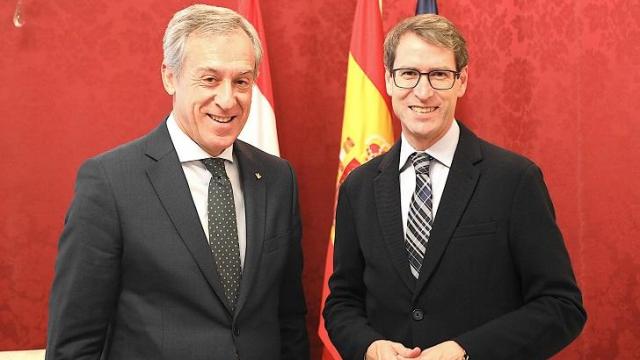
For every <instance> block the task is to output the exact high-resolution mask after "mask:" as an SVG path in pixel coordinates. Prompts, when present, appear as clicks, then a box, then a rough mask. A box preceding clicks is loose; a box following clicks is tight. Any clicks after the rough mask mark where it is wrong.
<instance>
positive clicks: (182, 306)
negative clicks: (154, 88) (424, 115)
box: [46, 5, 309, 360]
mask: <svg viewBox="0 0 640 360" xmlns="http://www.w3.org/2000/svg"><path fill="white" fill-rule="evenodd" d="M260 59H261V47H260V42H259V39H258V36H257V34H256V32H255V30H254V29H253V27H252V26H251V25H250V24H249V23H248V22H247V21H246V20H245V19H244V18H242V17H241V16H240V15H238V14H236V13H235V12H233V11H231V10H228V9H225V8H220V7H214V6H206V5H194V6H190V7H188V8H186V9H184V10H181V11H179V12H178V13H176V14H175V15H174V17H173V19H172V20H171V22H170V23H169V25H168V27H167V30H166V32H165V36H164V61H163V64H162V79H163V82H164V87H165V89H166V91H167V92H168V93H169V94H170V95H171V96H172V97H173V111H172V112H171V114H170V115H169V116H168V118H167V119H166V121H163V122H162V124H160V126H159V127H158V128H156V129H155V130H153V131H152V132H151V133H150V134H148V135H146V136H144V137H143V138H141V139H139V140H136V141H134V142H131V143H129V144H126V145H123V146H120V147H118V148H116V149H114V150H111V151H109V152H107V153H105V154H102V155H99V156H97V157H95V158H93V159H90V160H88V161H87V162H86V163H84V164H83V165H82V167H81V168H80V170H79V173H78V179H77V185H76V191H75V197H74V200H73V202H72V205H71V208H70V210H69V212H68V214H67V218H66V222H65V227H64V231H63V233H62V236H61V238H60V244H59V254H58V259H57V263H56V273H55V279H54V282H53V288H52V291H51V299H50V308H49V330H48V344H47V356H46V358H47V359H49V360H53V359H74V360H78V359H97V358H102V359H221V360H227V359H234V358H236V359H237V358H240V359H243V360H244V359H296V360H297V359H307V358H308V357H309V355H308V341H307V334H306V327H305V314H306V308H305V302H304V295H303V291H302V284H301V270H302V254H301V246H300V236H301V228H300V219H299V214H298V199H297V197H298V194H297V184H296V179H295V176H294V173H293V171H292V169H291V166H290V165H289V163H288V162H287V161H285V160H282V159H280V158H277V157H275V156H272V155H268V154H266V153H264V152H262V151H260V150H258V149H256V148H254V147H253V146H251V145H248V144H246V143H243V142H242V141H239V140H237V136H238V134H239V133H240V131H241V130H242V128H243V126H244V124H245V122H246V120H247V116H248V112H249V108H250V105H251V95H252V86H253V84H254V81H255V78H256V76H257V69H258V66H259V64H260Z"/></svg>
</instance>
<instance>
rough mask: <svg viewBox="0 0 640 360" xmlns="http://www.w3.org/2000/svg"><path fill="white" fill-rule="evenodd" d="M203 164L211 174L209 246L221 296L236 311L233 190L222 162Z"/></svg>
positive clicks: (237, 278)
mask: <svg viewBox="0 0 640 360" xmlns="http://www.w3.org/2000/svg"><path fill="white" fill-rule="evenodd" d="M202 163H203V164H204V166H205V167H206V168H207V170H209V172H210V173H211V175H212V176H211V180H210V181H209V200H208V206H207V217H208V220H209V245H210V246H211V253H212V254H213V258H214V260H215V262H216V268H217V270H218V275H219V276H220V280H221V281H222V286H223V287H224V294H225V296H226V298H227V301H229V305H231V309H235V306H236V301H237V299H238V292H239V290H240V278H241V275H242V269H241V266H240V244H239V243H238V226H237V223H236V208H235V203H234V202H233V189H232V188H231V182H230V181H229V177H227V172H226V171H225V168H224V160H223V159H220V158H209V159H204V160H202Z"/></svg>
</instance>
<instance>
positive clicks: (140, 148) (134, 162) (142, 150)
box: [85, 122, 173, 175]
mask: <svg viewBox="0 0 640 360" xmlns="http://www.w3.org/2000/svg"><path fill="white" fill-rule="evenodd" d="M163 127H164V129H163ZM163 131H164V132H166V134H164V133H163ZM165 135H166V136H165ZM158 138H160V139H158ZM150 142H155V143H156V145H159V147H160V148H163V149H164V150H162V151H161V152H164V153H168V152H169V151H171V150H172V149H173V147H172V145H171V139H170V138H169V135H168V131H167V129H166V126H165V124H164V122H163V123H161V124H160V125H159V126H157V127H156V128H155V129H153V130H151V131H150V132H148V133H147V134H145V135H143V136H141V137H139V138H136V139H133V140H131V141H128V142H125V143H122V144H120V145H117V146H115V147H113V148H111V149H109V150H106V151H104V152H102V153H99V154H97V155H95V156H92V157H90V158H89V159H87V160H86V161H85V163H90V162H93V163H96V164H100V167H101V168H103V169H105V170H107V171H108V172H112V171H116V172H117V171H124V172H125V173H127V172H131V170H132V169H133V168H141V167H142V164H143V163H144V162H145V161H147V160H149V161H150V158H149V156H147V153H148V152H149V151H148V150H149V143H150ZM156 147H158V146H156ZM154 152H155V153H160V152H158V151H157V150H155V151H154ZM131 175H132V174H131Z"/></svg>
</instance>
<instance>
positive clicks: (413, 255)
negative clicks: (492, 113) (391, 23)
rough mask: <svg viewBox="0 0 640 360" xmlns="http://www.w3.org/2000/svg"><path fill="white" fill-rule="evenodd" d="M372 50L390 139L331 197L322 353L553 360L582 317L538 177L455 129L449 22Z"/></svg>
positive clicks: (524, 163) (433, 23)
mask: <svg viewBox="0 0 640 360" xmlns="http://www.w3.org/2000/svg"><path fill="white" fill-rule="evenodd" d="M384 46H385V49H384V50H385V59H384V61H385V67H386V70H387V71H386V87H387V92H388V94H389V95H390V96H391V99H392V105H393V111H394V113H395V114H396V116H397V117H398V118H399V119H400V122H401V125H402V135H401V138H400V140H399V141H398V142H397V143H396V144H395V145H394V146H393V147H392V148H391V149H390V150H389V152H387V153H386V154H385V155H382V156H379V157H377V158H375V159H373V160H372V161H370V162H368V163H367V164H365V165H363V166H361V167H360V168H358V169H356V170H354V171H353V172H352V173H351V174H350V175H349V177H348V178H347V179H346V180H345V182H344V183H343V184H342V186H341V188H340V195H339V199H338V205H337V213H336V233H335V247H334V265H333V268H334V273H333V275H332V277H331V279H330V280H329V288H330V291H331V293H330V295H329V297H328V298H327V301H326V306H325V310H324V314H323V315H324V318H325V323H326V327H327V330H328V332H329V335H330V337H331V339H332V341H333V343H334V345H335V346H336V348H337V349H338V351H339V352H340V354H341V355H342V357H343V358H344V359H358V360H360V359H362V358H363V357H364V358H365V359H405V358H419V359H447V360H454V359H473V360H476V359H542V358H548V357H550V356H552V355H553V354H555V353H557V352H558V351H560V350H561V349H562V348H563V347H565V346H566V345H567V344H569V343H570V342H571V341H572V340H573V339H574V338H575V337H576V336H577V335H578V334H579V333H580V331H581V329H582V327H583V326H584V323H585V321H586V313H585V310H584V308H583V306H582V296H581V293H580V290H579V289H578V286H577V284H576V280H575V277H574V274H573V270H572V268H571V262H570V259H569V256H568V254H567V250H566V248H565V245H564V242H563V239H562V235H561V233H560V231H559V229H558V226H557V225H556V222H555V216H554V210H553V205H552V204H551V201H550V199H549V195H548V193H547V189H546V186H545V184H544V181H543V179H542V174H541V171H540V169H539V168H538V167H537V166H536V165H535V164H534V163H532V162H531V161H530V160H528V159H526V158H524V157H522V156H520V155H517V154H514V153H511V152H509V151H506V150H504V149H501V148H499V147H497V146H495V145H492V144H489V143H487V142H486V141H484V140H482V139H480V138H478V137H476V135H474V134H473V133H472V132H471V131H470V130H469V129H467V128H466V127H465V126H464V125H463V124H462V123H461V122H458V121H456V119H455V118H454V114H455V108H456V103H457V101H458V99H459V98H461V97H462V96H463V95H464V93H465V91H466V88H467V84H468V81H469V73H468V70H467V59H468V55H467V50H466V44H465V41H464V39H463V38H462V36H461V34H460V33H459V31H458V30H457V29H456V28H455V27H454V25H453V24H451V23H450V22H449V21H448V20H446V19H445V18H443V17H440V16H437V15H420V16H416V17H413V18H409V19H407V20H405V21H403V22H401V23H400V24H398V25H397V26H395V27H394V28H393V29H392V30H391V31H390V32H389V34H388V35H387V37H386V39H385V44H384ZM505 121H508V119H505Z"/></svg>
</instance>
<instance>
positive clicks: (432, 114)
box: [385, 32, 467, 150]
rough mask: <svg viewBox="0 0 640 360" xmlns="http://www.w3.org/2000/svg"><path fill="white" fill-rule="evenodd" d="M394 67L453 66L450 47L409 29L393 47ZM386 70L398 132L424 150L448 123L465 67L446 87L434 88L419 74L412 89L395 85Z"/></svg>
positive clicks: (462, 87)
mask: <svg viewBox="0 0 640 360" xmlns="http://www.w3.org/2000/svg"><path fill="white" fill-rule="evenodd" d="M393 68H394V69H398V68H408V69H415V70H418V71H419V72H421V73H426V72H429V71H432V70H453V71H455V70H456V62H455V57H454V54H453V50H451V49H448V48H444V47H440V46H435V45H432V44H430V43H428V42H426V41H425V40H423V39H422V38H420V37H418V36H417V35H416V34H414V33H412V32H408V33H406V34H404V35H402V37H401V38H400V41H399V43H398V47H397V48H396V53H395V60H394V64H393ZM389 70H391V69H387V71H386V76H385V80H386V87H387V93H388V94H389V96H391V104H392V106H393V112H394V113H395V114H396V116H397V117H398V119H400V124H401V125H402V133H403V134H404V136H405V137H406V138H407V141H409V143H410V144H411V146H413V147H414V148H415V149H416V150H426V149H427V148H429V147H430V146H431V145H433V144H434V143H436V142H437V141H438V140H440V138H442V136H444V134H445V133H446V132H447V130H449V127H451V123H452V122H453V116H454V114H455V110H456V103H457V100H458V98H459V97H462V96H463V95H464V93H465V91H466V89H467V68H466V67H465V68H463V69H462V70H460V78H459V79H456V81H455V84H454V85H453V88H451V89H449V90H434V89H433V88H432V87H431V86H430V85H429V81H428V80H427V78H426V76H422V77H421V79H420V82H419V83H418V85H417V86H416V87H415V88H413V89H402V88H399V87H397V86H395V84H394V82H393V78H392V77H391V73H390V71H389Z"/></svg>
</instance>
